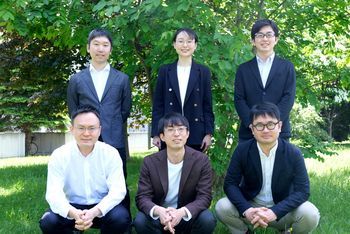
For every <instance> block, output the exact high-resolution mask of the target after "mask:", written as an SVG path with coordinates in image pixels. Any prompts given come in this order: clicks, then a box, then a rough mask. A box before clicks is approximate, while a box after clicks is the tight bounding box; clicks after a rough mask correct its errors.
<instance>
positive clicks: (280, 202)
mask: <svg viewBox="0 0 350 234" xmlns="http://www.w3.org/2000/svg"><path fill="white" fill-rule="evenodd" d="M262 183H263V177H262V169H261V161H260V155H259V150H258V147H257V142H256V140H255V139H251V140H248V141H245V142H243V143H241V144H239V145H238V146H237V148H236V149H235V151H234V153H233V156H232V158H231V162H230V166H229V168H228V170H227V174H226V177H225V182H224V191H225V193H226V196H227V197H228V199H229V200H230V201H231V202H232V204H233V205H235V207H236V208H237V209H238V211H239V212H240V214H241V215H242V214H243V212H244V211H245V210H247V209H248V208H250V207H252V206H251V205H250V203H249V202H248V201H251V200H252V199H253V198H254V197H256V196H257V195H258V193H259V192H260V190H261V188H262ZM271 190H272V197H273V201H274V203H275V205H274V206H273V207H271V210H272V211H273V212H274V213H275V214H276V216H277V219H280V218H281V217H283V216H284V215H286V214H287V213H288V212H290V211H292V210H293V209H295V208H297V207H298V206H300V205H301V204H302V203H304V202H305V201H307V199H308V197H309V194H310V184H309V177H308V174H307V171H306V167H305V162H304V158H303V156H302V153H301V151H300V150H299V149H298V148H297V147H295V146H294V145H292V144H291V143H289V142H288V141H285V140H283V139H281V138H280V139H279V140H278V147H277V150H276V156H275V163H274V166H273V173H272V181H271Z"/></svg>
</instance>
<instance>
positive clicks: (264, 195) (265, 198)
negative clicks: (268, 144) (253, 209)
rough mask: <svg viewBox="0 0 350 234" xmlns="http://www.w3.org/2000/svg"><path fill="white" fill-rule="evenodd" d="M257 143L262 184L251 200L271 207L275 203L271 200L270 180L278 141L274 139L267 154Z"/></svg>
mask: <svg viewBox="0 0 350 234" xmlns="http://www.w3.org/2000/svg"><path fill="white" fill-rule="evenodd" d="M257 145H258V150H259V155H260V162H261V171H262V177H263V184H262V187H261V190H260V192H259V194H258V195H257V196H256V197H255V198H254V199H253V201H254V202H255V203H257V204H259V205H262V206H266V207H272V206H273V205H274V204H275V203H274V202H273V197H272V190H271V181H272V174H273V166H274V164H275V157H276V150H277V147H278V142H277V141H276V145H275V146H274V147H272V149H271V150H270V154H269V155H266V154H264V152H263V151H262V150H261V148H260V146H259V143H257Z"/></svg>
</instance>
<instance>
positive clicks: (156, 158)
mask: <svg viewBox="0 0 350 234" xmlns="http://www.w3.org/2000/svg"><path fill="white" fill-rule="evenodd" d="M185 147H186V148H185V156H184V160H183V166H182V173H181V179H180V186H179V193H178V206H177V208H181V207H183V206H186V208H187V209H188V210H189V211H190V212H191V214H192V217H193V218H195V217H197V215H198V214H199V213H200V212H201V211H203V210H205V209H208V208H209V206H210V202H211V199H212V195H211V188H212V168H211V166H210V162H209V159H208V157H207V156H206V155H205V154H203V153H201V152H199V151H196V150H193V149H192V148H190V147H188V146H185ZM168 188H169V184H168V160H167V152H166V149H164V150H162V151H159V152H157V153H154V154H153V155H150V156H147V157H145V158H144V160H143V164H142V169H141V173H140V178H139V185H138V191H137V194H136V197H135V200H136V206H137V208H138V209H139V210H140V211H142V212H143V213H145V214H146V215H149V212H150V210H151V209H152V207H153V206H155V205H159V206H162V204H163V203H164V200H165V198H166V195H167V193H168Z"/></svg>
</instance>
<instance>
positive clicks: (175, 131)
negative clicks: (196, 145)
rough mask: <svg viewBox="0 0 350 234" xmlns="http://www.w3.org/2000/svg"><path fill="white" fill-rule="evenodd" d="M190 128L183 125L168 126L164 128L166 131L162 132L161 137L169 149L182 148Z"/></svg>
mask: <svg viewBox="0 0 350 234" xmlns="http://www.w3.org/2000/svg"><path fill="white" fill-rule="evenodd" d="M189 134H190V133H189V131H188V129H187V128H186V127H185V126H183V125H181V126H168V127H166V128H164V133H161V134H160V139H161V140H162V141H164V142H165V143H166V145H167V148H169V149H182V148H183V147H184V146H185V144H186V142H187V138H188V136H189Z"/></svg>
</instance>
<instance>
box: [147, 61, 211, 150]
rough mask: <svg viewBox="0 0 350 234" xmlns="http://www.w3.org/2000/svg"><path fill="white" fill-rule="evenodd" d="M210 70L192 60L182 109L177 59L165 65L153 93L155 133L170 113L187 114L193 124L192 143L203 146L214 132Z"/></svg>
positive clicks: (161, 69)
mask: <svg viewBox="0 0 350 234" xmlns="http://www.w3.org/2000/svg"><path fill="white" fill-rule="evenodd" d="M210 76H211V75H210V71H209V69H208V68H207V67H206V66H203V65H200V64H197V63H195V62H194V61H192V66H191V71H190V78H189V81H188V86H187V90H186V96H185V102H184V107H183V112H182V107H181V97H180V89H179V82H178V78H177V62H175V63H172V64H167V65H163V66H162V67H161V68H160V70H159V73H158V80H157V85H156V89H155V91H154V94H153V108H152V134H151V136H152V137H153V136H158V122H159V120H160V119H161V118H162V117H163V116H164V115H165V114H167V113H169V112H178V113H181V114H183V115H184V116H185V117H186V118H187V120H188V122H189V125H190V136H189V138H188V140H187V143H188V144H189V145H200V144H202V140H203V138H204V136H205V135H206V134H213V132H214V114H213V108H212V96H211V81H210Z"/></svg>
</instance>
